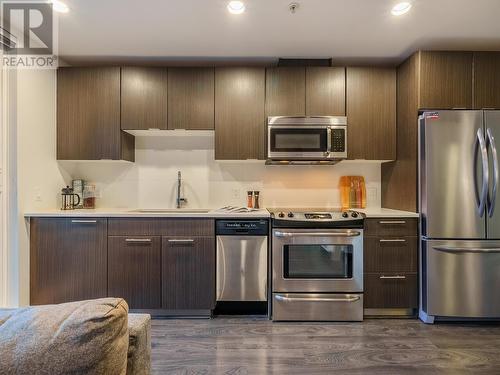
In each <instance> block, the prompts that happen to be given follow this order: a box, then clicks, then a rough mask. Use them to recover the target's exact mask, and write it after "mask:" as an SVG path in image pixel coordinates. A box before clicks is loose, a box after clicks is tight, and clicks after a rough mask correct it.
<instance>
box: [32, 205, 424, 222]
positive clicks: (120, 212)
mask: <svg viewBox="0 0 500 375" xmlns="http://www.w3.org/2000/svg"><path fill="white" fill-rule="evenodd" d="M194 210H196V209H194ZM357 211H360V212H363V213H364V214H365V215H366V217H367V218H396V217H405V218H412V217H414V218H418V217H419V214H418V213H416V212H409V211H399V210H392V209H388V208H366V209H359V210H357ZM24 216H25V217H27V218H29V217H198V218H221V219H222V218H269V217H270V214H269V212H268V211H267V210H266V209H261V210H258V211H252V212H244V213H237V212H224V211H219V210H218V209H211V210H208V211H206V212H194V211H190V209H180V210H178V211H175V212H161V211H156V212H153V211H152V212H138V211H137V210H133V209H130V208H123V209H120V208H107V209H106V208H97V209H95V210H67V211H63V210H58V209H52V210H51V209H47V210H39V211H29V212H26V213H25V214H24Z"/></svg>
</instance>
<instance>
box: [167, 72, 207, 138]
mask: <svg viewBox="0 0 500 375" xmlns="http://www.w3.org/2000/svg"><path fill="white" fill-rule="evenodd" d="M168 128H169V129H188V130H210V129H213V128H214V69H213V68H169V69H168Z"/></svg>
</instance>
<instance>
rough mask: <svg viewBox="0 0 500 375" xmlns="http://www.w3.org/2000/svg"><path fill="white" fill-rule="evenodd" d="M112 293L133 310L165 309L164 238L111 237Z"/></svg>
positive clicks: (109, 281) (110, 282)
mask: <svg viewBox="0 0 500 375" xmlns="http://www.w3.org/2000/svg"><path fill="white" fill-rule="evenodd" d="M108 296H110V297H120V298H123V299H125V301H127V304H128V306H129V307H130V308H131V309H159V308H161V237H159V236H156V237H145V236H110V237H108Z"/></svg>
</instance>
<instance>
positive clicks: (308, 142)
mask: <svg viewBox="0 0 500 375" xmlns="http://www.w3.org/2000/svg"><path fill="white" fill-rule="evenodd" d="M327 148H328V145H327V130H326V129H271V151H273V152H325V151H327Z"/></svg>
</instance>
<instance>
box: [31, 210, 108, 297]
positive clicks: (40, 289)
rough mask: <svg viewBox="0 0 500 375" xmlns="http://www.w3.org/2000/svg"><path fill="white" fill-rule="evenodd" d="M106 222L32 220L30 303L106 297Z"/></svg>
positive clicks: (94, 220)
mask: <svg viewBox="0 0 500 375" xmlns="http://www.w3.org/2000/svg"><path fill="white" fill-rule="evenodd" d="M106 222H107V220H106V219H93V218H74V219H70V218H64V219H59V218H32V219H31V221H30V303H31V304H32V305H42V304H53V303H63V302H71V301H79V300H86V299H93V298H102V297H106V295H107V294H106V289H107V280H106V274H107V253H106V248H107V245H106V242H107V232H106V231H107V229H106V227H107V225H106Z"/></svg>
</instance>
